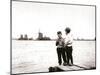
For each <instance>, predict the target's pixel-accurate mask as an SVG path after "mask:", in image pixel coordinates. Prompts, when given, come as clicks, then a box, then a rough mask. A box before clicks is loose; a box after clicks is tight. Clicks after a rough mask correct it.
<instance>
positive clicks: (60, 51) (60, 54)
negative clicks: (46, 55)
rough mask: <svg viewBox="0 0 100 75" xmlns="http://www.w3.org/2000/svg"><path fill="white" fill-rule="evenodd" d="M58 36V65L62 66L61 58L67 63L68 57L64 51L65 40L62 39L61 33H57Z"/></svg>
mask: <svg viewBox="0 0 100 75" xmlns="http://www.w3.org/2000/svg"><path fill="white" fill-rule="evenodd" d="M57 36H58V39H57V40H56V46H57V55H58V63H59V65H61V64H62V59H61V58H63V61H64V63H66V56H65V51H64V39H63V38H62V33H61V31H58V32H57ZM64 63H63V64H64Z"/></svg>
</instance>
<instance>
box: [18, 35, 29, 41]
mask: <svg viewBox="0 0 100 75" xmlns="http://www.w3.org/2000/svg"><path fill="white" fill-rule="evenodd" d="M18 40H28V36H27V34H25V35H24V37H23V35H22V34H21V35H20V38H18Z"/></svg>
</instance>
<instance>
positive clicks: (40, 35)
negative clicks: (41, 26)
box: [37, 31, 51, 40]
mask: <svg viewBox="0 0 100 75" xmlns="http://www.w3.org/2000/svg"><path fill="white" fill-rule="evenodd" d="M37 40H51V39H50V38H49V37H46V36H45V37H43V33H41V32H40V31H39V33H38V38H37Z"/></svg>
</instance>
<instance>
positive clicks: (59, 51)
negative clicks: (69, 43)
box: [57, 48, 62, 65]
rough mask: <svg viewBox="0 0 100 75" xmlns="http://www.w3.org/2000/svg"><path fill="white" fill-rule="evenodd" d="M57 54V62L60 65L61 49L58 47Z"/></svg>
mask: <svg viewBox="0 0 100 75" xmlns="http://www.w3.org/2000/svg"><path fill="white" fill-rule="evenodd" d="M57 55H58V63H59V65H61V63H62V60H61V49H60V48H57Z"/></svg>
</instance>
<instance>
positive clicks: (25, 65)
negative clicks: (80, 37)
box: [12, 40, 95, 73]
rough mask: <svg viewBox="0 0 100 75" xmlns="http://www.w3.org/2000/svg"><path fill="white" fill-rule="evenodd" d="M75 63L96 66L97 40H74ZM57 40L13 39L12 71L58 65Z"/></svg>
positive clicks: (24, 70) (41, 70)
mask: <svg viewBox="0 0 100 75" xmlns="http://www.w3.org/2000/svg"><path fill="white" fill-rule="evenodd" d="M73 58H74V64H77V65H80V66H83V67H87V68H92V67H95V41H74V43H73ZM57 61H58V60H57V53H56V46H55V41H18V40H12V70H13V71H12V72H13V73H30V72H47V71H48V67H49V66H55V65H58V63H57Z"/></svg>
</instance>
